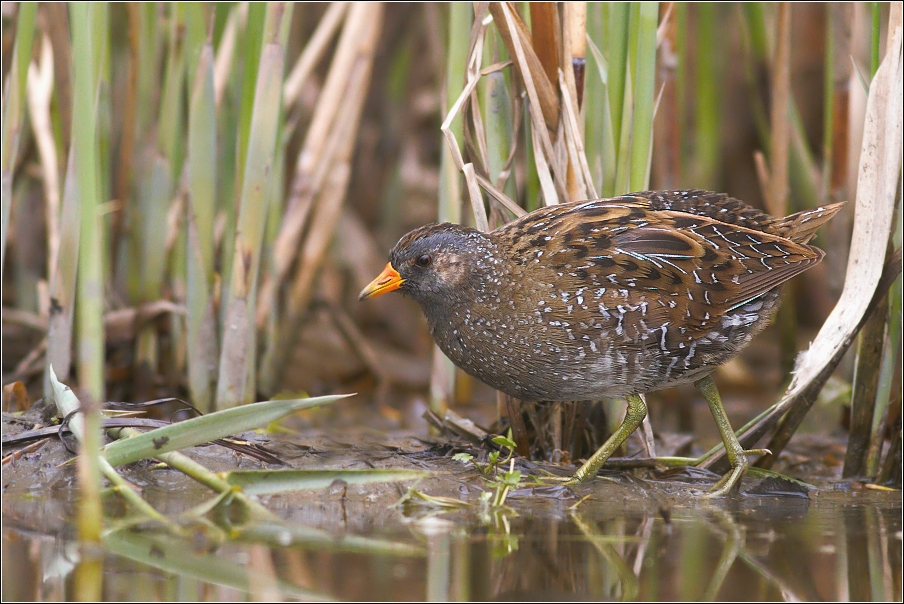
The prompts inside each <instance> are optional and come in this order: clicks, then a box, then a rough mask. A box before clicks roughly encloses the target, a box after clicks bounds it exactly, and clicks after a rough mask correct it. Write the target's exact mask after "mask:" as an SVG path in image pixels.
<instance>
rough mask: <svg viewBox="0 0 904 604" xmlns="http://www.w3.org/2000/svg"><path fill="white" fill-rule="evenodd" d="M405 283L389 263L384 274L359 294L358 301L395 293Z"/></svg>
mask: <svg viewBox="0 0 904 604" xmlns="http://www.w3.org/2000/svg"><path fill="white" fill-rule="evenodd" d="M404 282H405V280H404V279H402V277H401V276H400V275H399V272H398V271H397V270H396V269H394V268H392V264H391V263H389V262H387V263H386V268H384V269H383V272H382V273H380V274H379V275H378V276H377V278H376V279H374V280H373V281H371V282H370V283H369V284H368V286H367V287H365V288H364V289H362V290H361V293H360V294H358V300H367V299H368V298H375V297H377V296H382V295H383V294H388V293H389V292H394V291H395V290H397V289H399V287H401V286H402V283H404Z"/></svg>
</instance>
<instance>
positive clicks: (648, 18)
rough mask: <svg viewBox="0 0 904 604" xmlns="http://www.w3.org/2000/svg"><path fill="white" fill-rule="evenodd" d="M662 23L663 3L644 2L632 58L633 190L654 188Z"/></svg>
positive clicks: (639, 12) (631, 187) (640, 6)
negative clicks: (652, 171)
mask: <svg viewBox="0 0 904 604" xmlns="http://www.w3.org/2000/svg"><path fill="white" fill-rule="evenodd" d="M632 10H633V9H632ZM658 25H659V3H658V2H641V3H640V5H639V6H638V7H637V45H636V47H635V48H636V51H635V52H634V54H635V57H634V60H633V61H632V63H633V64H634V74H635V76H634V114H633V116H632V121H633V126H632V130H633V137H632V142H631V178H630V183H631V184H630V189H631V190H632V191H644V190H647V189H649V188H650V163H651V157H652V149H653V113H654V107H655V104H656V91H655V89H654V85H655V79H656V28H657V27H658ZM632 37H633V33H632Z"/></svg>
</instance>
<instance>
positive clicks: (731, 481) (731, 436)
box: [694, 375, 767, 497]
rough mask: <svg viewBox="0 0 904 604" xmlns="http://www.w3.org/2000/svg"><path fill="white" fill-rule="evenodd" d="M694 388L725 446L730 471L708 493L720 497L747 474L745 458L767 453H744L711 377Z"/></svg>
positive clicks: (760, 451) (761, 450)
mask: <svg viewBox="0 0 904 604" xmlns="http://www.w3.org/2000/svg"><path fill="white" fill-rule="evenodd" d="M694 386H696V387H697V390H699V391H700V394H702V395H703V398H705V399H706V402H707V404H708V405H709V410H710V411H711V412H712V414H713V418H714V419H715V420H716V425H717V426H719V434H721V435H722V442H723V443H724V444H725V453H726V454H727V455H728V461H729V463H731V470H729V472H728V473H727V474H725V476H723V477H722V479H721V480H719V482H717V483H716V484H715V486H713V488H712V490H711V491H710V492H709V497H722V496H724V495H727V494H728V493H729V492H730V491H731V490H732V489H733V488H734V487H735V486H736V485H738V484H739V482H740V480H741V477H742V476H743V475H744V474H745V473H746V472H747V456H748V455H762V454H764V453H766V452H767V451H766V450H765V449H752V450H749V451H745V450H744V448H743V447H742V446H741V443H740V442H738V437H737V436H735V433H734V430H732V429H731V424H730V423H729V421H728V415H726V414H725V407H723V406H722V398H721V397H720V396H719V390H718V389H717V388H716V384H715V382H713V379H712V377H711V376H708V375H707V376H706V377H704V378H700V379H699V380H697V381H696V382H694Z"/></svg>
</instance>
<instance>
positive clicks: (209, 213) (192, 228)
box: [185, 13, 217, 412]
mask: <svg viewBox="0 0 904 604" xmlns="http://www.w3.org/2000/svg"><path fill="white" fill-rule="evenodd" d="M188 20H189V21H193V20H194V17H192V15H191V13H190V14H189V19H188ZM213 61H214V53H213V46H212V45H211V44H205V45H204V47H203V48H202V49H201V53H200V56H199V58H198V65H197V67H195V68H194V69H190V70H189V71H194V72H195V80H194V87H193V91H192V95H191V105H190V109H189V122H188V162H189V171H188V174H189V183H188V193H189V197H188V204H187V206H186V221H185V225H186V229H187V231H188V237H187V244H188V247H187V250H186V255H187V281H186V311H187V315H186V328H187V332H188V333H187V344H186V345H187V354H188V358H187V360H188V387H189V391H190V392H191V398H192V401H193V402H194V404H195V406H196V407H198V408H199V409H200V410H201V411H203V412H208V411H210V410H212V409H213V392H212V390H211V382H212V380H213V379H214V378H215V373H214V368H215V367H216V357H217V333H216V321H215V317H214V303H213V298H212V293H213V292H212V289H213V278H214V274H213V272H214V265H213V263H214V257H213V256H214V241H213V231H214V214H215V211H216V198H215V195H216V192H217V111H216V99H215V98H214V89H213ZM190 62H191V61H189V63H190Z"/></svg>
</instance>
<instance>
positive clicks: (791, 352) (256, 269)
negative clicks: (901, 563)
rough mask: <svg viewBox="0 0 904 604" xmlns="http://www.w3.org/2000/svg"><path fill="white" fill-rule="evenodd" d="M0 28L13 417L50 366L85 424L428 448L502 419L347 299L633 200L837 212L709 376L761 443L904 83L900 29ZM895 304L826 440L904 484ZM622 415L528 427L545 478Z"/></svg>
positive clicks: (688, 395) (891, 17)
mask: <svg viewBox="0 0 904 604" xmlns="http://www.w3.org/2000/svg"><path fill="white" fill-rule="evenodd" d="M2 10H3V12H2V48H3V61H2V77H3V124H2V137H3V143H2V166H0V168H2V194H3V196H2V199H3V214H2V218H3V276H2V282H3V296H2V304H3V333H2V335H3V353H2V371H3V384H4V392H5V396H4V404H5V409H7V410H12V411H15V410H16V409H21V408H23V407H24V406H26V405H27V404H28V402H29V401H31V400H35V399H37V398H40V397H41V396H42V395H43V394H44V393H46V392H47V391H48V389H49V388H50V382H49V381H48V378H47V375H48V368H49V367H50V366H51V365H52V366H53V368H54V370H55V372H56V374H57V375H58V376H59V377H60V379H61V380H62V381H64V382H66V383H75V384H77V385H78V388H79V389H80V390H81V391H82V392H84V393H85V394H86V395H87V396H88V397H89V398H91V399H93V400H97V401H101V400H121V401H125V400H128V401H136V402H137V401H143V400H149V399H155V398H160V397H162V396H173V395H176V396H181V397H183V398H186V399H188V400H190V401H191V402H192V403H193V404H194V405H196V406H197V407H198V408H199V409H201V410H204V411H212V410H215V409H223V408H228V407H232V406H236V405H240V404H243V403H247V402H251V401H254V400H261V399H263V398H268V397H272V396H274V395H277V394H279V393H285V392H291V393H298V392H304V393H307V394H310V395H319V394H326V393H333V392H340V391H341V392H349V391H355V392H359V393H360V395H361V396H359V397H357V399H356V400H357V401H358V402H357V403H349V404H345V403H343V404H342V405H334V406H332V407H330V408H329V409H328V410H324V411H323V412H322V414H321V415H320V416H316V418H315V420H314V421H322V422H324V423H332V424H340V425H342V424H351V423H362V421H363V423H366V424H367V425H371V426H376V427H379V428H382V429H387V430H388V429H398V428H415V429H423V426H424V424H423V420H422V419H421V416H422V415H423V414H424V412H426V411H428V410H429V411H430V412H432V413H433V414H434V416H435V417H437V418H439V419H442V415H443V413H444V412H445V410H446V409H447V408H449V407H453V408H456V409H457V410H458V412H459V413H461V414H463V415H469V416H471V417H473V418H474V419H476V420H478V421H479V422H482V423H483V424H485V425H489V424H492V423H493V422H495V421H497V420H498V419H499V418H500V417H504V416H506V415H507V411H506V410H507V409H508V408H510V407H511V408H513V409H514V408H515V407H514V406H511V405H507V404H506V402H505V401H503V400H501V399H500V401H499V402H498V403H497V399H496V394H495V393H494V392H492V391H491V390H489V389H488V388H486V387H485V386H483V385H481V384H479V383H478V382H476V381H475V380H473V379H471V378H469V377H468V376H466V375H464V374H462V373H461V372H459V371H458V370H456V369H455V368H454V366H452V365H451V364H450V363H449V362H448V361H447V360H446V359H444V358H443V357H442V355H441V354H440V353H439V352H438V351H437V350H436V349H435V347H434V345H433V344H432V342H431V340H430V337H429V334H428V333H427V329H426V323H425V321H424V319H423V317H422V315H421V313H420V311H419V309H418V308H417V306H416V305H415V304H414V303H413V302H411V301H410V300H407V299H403V298H401V297H399V296H387V297H383V298H379V299H376V300H373V301H371V302H369V303H368V304H360V305H359V304H358V303H357V301H356V295H357V293H358V291H359V290H360V289H361V287H362V286H364V285H365V284H366V283H367V282H369V281H370V279H371V278H373V276H374V275H376V274H377V273H378V272H379V271H380V268H381V267H382V265H383V264H384V263H385V258H386V252H387V250H388V249H389V248H390V247H391V246H392V245H393V244H394V242H395V241H396V240H397V239H398V237H400V236H401V235H402V234H404V233H405V232H407V231H408V230H410V229H412V228H414V227H417V226H420V225H422V224H425V223H428V222H431V221H436V220H437V219H439V220H449V221H454V222H464V223H466V224H469V225H471V226H474V227H476V228H480V229H488V228H489V229H492V228H494V227H495V226H498V225H500V224H503V223H505V222H507V221H508V220H511V219H512V218H513V217H515V216H517V215H520V214H523V213H524V212H526V211H530V210H532V209H535V208H537V207H540V206H541V205H544V204H552V203H561V202H566V201H573V200H579V199H586V198H592V197H608V196H614V195H619V194H623V193H627V192H631V191H638V190H644V189H664V188H691V187H694V188H696V187H700V188H707V189H712V190H718V191H724V192H728V193H730V194H731V195H732V196H734V197H738V198H740V199H743V200H745V201H746V202H748V203H750V204H751V205H754V206H757V207H761V208H763V209H766V210H767V211H769V212H771V213H773V214H780V215H781V214H790V213H792V212H795V211H799V210H802V209H805V208H808V207H813V206H816V205H820V204H823V203H829V202H834V201H841V200H850V201H851V202H852V203H849V204H848V205H847V207H846V208H845V210H844V211H843V212H842V214H841V215H839V216H838V217H837V218H836V219H835V220H833V221H832V222H831V223H830V224H829V226H828V227H827V228H826V229H824V230H823V232H821V233H820V235H819V237H818V239H817V244H818V245H819V246H820V247H822V248H823V249H825V250H826V252H827V256H826V260H825V261H824V262H823V263H822V264H820V265H819V266H817V267H815V268H814V269H813V270H811V271H808V272H807V273H805V274H804V275H803V277H802V278H801V279H799V280H797V282H796V283H795V284H794V285H793V288H789V290H788V291H787V292H786V294H785V295H786V301H785V304H784V306H783V311H782V312H781V314H780V315H779V317H778V319H777V321H776V323H775V325H773V326H772V327H770V328H769V329H768V330H767V332H766V333H764V334H763V335H762V336H760V338H758V339H757V341H756V342H755V343H754V344H753V345H752V346H751V347H750V348H749V349H748V351H747V352H745V354H744V355H742V356H741V357H740V358H739V359H737V360H736V361H733V362H732V363H730V364H729V365H727V366H726V367H724V368H722V369H720V371H719V373H718V374H717V380H718V381H719V382H720V385H724V386H723V387H724V389H725V391H726V392H727V393H728V397H727V398H728V399H729V403H730V404H733V406H734V409H735V410H734V411H732V413H733V414H737V415H736V416H737V417H739V418H742V419H745V420H746V419H750V418H752V417H753V416H754V415H756V413H757V412H759V411H761V410H762V409H765V408H766V407H768V406H769V405H770V404H771V403H772V402H774V401H775V400H777V399H778V398H779V396H780V393H781V391H782V389H783V387H784V386H785V385H787V382H788V380H789V379H790V376H791V370H792V368H793V366H794V361H795V356H796V355H797V353H798V351H799V350H801V349H803V348H806V346H807V344H808V342H809V341H810V340H812V339H813V337H814V336H815V334H816V331H817V330H818V329H819V327H820V326H821V325H822V323H823V322H824V321H825V319H826V317H827V316H828V315H829V313H830V311H831V310H832V308H833V306H834V304H835V302H836V301H837V300H838V298H839V296H840V294H841V291H842V287H843V285H844V279H845V267H847V266H848V250H849V246H850V241H851V233H852V224H853V216H854V208H855V204H854V203H853V202H854V200H855V194H856V190H857V179H858V174H859V171H860V160H861V158H860V149H861V139H862V136H863V132H864V120H865V115H866V113H867V96H868V94H869V90H870V82H871V81H872V80H873V77H874V75H875V74H876V72H877V70H878V69H879V66H880V64H881V61H882V60H883V58H884V57H885V56H886V54H889V55H890V56H891V57H892V59H894V57H895V56H897V57H898V58H897V62H898V65H899V64H900V54H899V53H900V46H898V47H897V48H896V47H895V46H894V40H895V38H894V33H895V31H896V29H895V28H900V25H901V9H900V4H899V3H892V4H890V5H889V4H887V3H869V4H853V3H837V4H793V5H792V4H787V3H781V4H766V3H747V4H743V5H733V4H723V3H719V4H715V3H714V4H678V3H665V2H664V3H647V2H644V3H611V4H608V3H603V4H599V3H581V2H578V3H529V4H528V3H473V4H470V3H454V4H451V5H447V4H386V5H384V4H377V3H345V2H335V3H330V4H319V3H298V4H291V3H266V4H262V3H247V4H245V3H198V4H195V3H142V4H138V3H125V4H118V3H101V2H98V3H90V4H86V5H82V4H79V3H74V4H70V5H67V4H61V3H41V4H35V3H27V2H23V3H12V2H10V3H4V4H3V9H2ZM898 31H899V30H898ZM889 32H890V33H889ZM898 44H900V40H899V39H898ZM895 53H898V54H897V55H896V54H895ZM890 63H891V68H890V69H891V70H892V71H893V70H894V69H895V61H894V60H892V61H890ZM898 69H900V68H899V67H898ZM898 119H900V117H898ZM898 124H900V122H898ZM898 128H900V126H898ZM889 136H891V137H894V136H897V140H898V142H897V145H898V148H900V129H898V130H897V134H895V131H894V129H893V128H892V130H890V132H889ZM898 161H899V162H900V159H899V160H898ZM897 170H898V172H896V174H898V176H897V178H898V181H897V182H898V183H900V172H899V170H900V163H898V168H897ZM892 197H893V199H892V201H889V203H891V202H894V203H896V204H897V206H896V209H895V212H894V216H895V225H894V227H893V228H892V229H891V237H890V238H889V240H888V245H887V248H888V253H887V257H888V259H890V263H886V262H885V261H886V259H885V258H878V257H877V258H868V259H864V261H865V262H868V263H871V264H872V265H875V266H882V265H883V264H887V265H888V266H891V267H893V266H894V259H895V253H896V252H897V254H898V256H897V263H898V264H897V266H898V267H900V247H901V197H900V189H899V190H898V191H897V194H896V195H895V194H893V195H892ZM884 236H885V237H887V232H886V235H884ZM883 242H884V239H883ZM889 270H890V271H891V272H889V271H886V272H887V273H888V274H889V275H891V277H894V274H893V268H892V269H889ZM899 270H900V269H899V268H898V271H899ZM880 285H881V287H884V288H885V291H884V292H882V293H881V294H880V295H877V296H876V304H874V305H873V306H872V307H871V313H872V314H871V317H870V318H869V320H868V321H867V322H866V326H865V328H864V329H863V331H862V333H861V335H860V336H859V340H858V342H856V344H855V346H854V347H853V349H854V352H853V353H851V354H849V355H848V356H847V357H846V358H845V359H843V360H841V361H840V363H838V369H837V370H836V371H835V376H834V377H833V378H832V380H830V381H829V385H830V386H831V387H830V388H827V389H825V393H824V394H823V396H822V398H821V399H819V403H818V404H817V405H816V406H815V407H813V411H812V413H811V414H810V415H811V416H812V417H819V416H820V414H822V417H824V418H828V419H827V420H826V421H824V422H822V423H820V424H819V428H820V429H822V430H831V429H836V428H840V427H844V428H845V429H849V430H850V433H851V447H850V448H849V449H848V458H847V459H845V460H844V464H845V473H846V474H849V475H868V476H872V477H875V476H877V475H879V474H883V473H884V474H885V476H886V477H887V476H888V473H889V472H891V470H892V469H893V468H894V467H897V468H900V463H901V462H900V459H901V457H900V456H901V453H900V450H901V419H900V418H901V364H900V355H901V350H900V348H901V312H902V311H901V279H900V276H899V275H898V277H897V279H896V280H895V281H894V284H893V286H892V287H891V288H890V289H888V285H889V283H888V282H887V280H886V281H882V282H881V284H880ZM886 293H887V294H888V295H884V294H886ZM869 295H870V296H872V294H871V293H870V294H869ZM814 397H815V395H814ZM852 397H853V411H851V399H852ZM651 398H652V399H653V401H652V405H651V410H652V423H653V425H654V426H655V427H656V429H657V431H663V432H665V431H666V430H682V431H689V430H694V429H704V430H705V429H709V428H708V427H709V425H710V422H709V421H708V420H707V419H706V418H701V421H699V422H698V421H696V419H695V415H696V414H697V413H698V412H699V413H701V414H703V415H705V414H706V413H707V411H706V407H705V405H702V401H701V402H700V403H701V404H696V403H694V400H695V399H694V396H693V394H692V391H690V390H685V389H673V390H670V391H665V392H661V393H656V394H654V395H653V396H652V397H651ZM814 402H816V401H815V399H814V400H813V401H810V406H812V405H813V404H814ZM621 404H622V403H621V402H620V401H607V402H604V404H603V405H602V406H601V407H599V409H596V408H586V406H574V405H568V404H559V405H554V406H543V405H533V406H531V405H528V406H526V407H525V411H524V417H523V418H522V419H523V420H526V421H527V424H528V426H532V428H531V430H532V431H533V433H532V436H533V438H534V443H533V444H532V445H531V446H533V447H534V449H535V453H539V454H541V455H545V456H547V457H549V458H551V459H554V460H559V459H563V458H566V459H567V458H570V459H572V460H573V459H576V458H578V457H581V456H583V455H585V454H586V451H587V449H588V447H592V448H595V445H594V444H593V443H594V441H598V440H599V438H601V437H602V433H603V432H605V423H606V420H605V419H604V418H606V417H608V418H609V421H612V420H613V419H614V420H615V421H618V419H619V418H620V415H621V410H620V406H621ZM807 409H808V410H809V409H810V407H807ZM519 415H520V414H519ZM362 418H366V419H365V420H362ZM735 422H736V423H738V420H735ZM505 425H506V424H505V422H503V424H501V425H500V426H501V427H504V426H505ZM738 425H740V424H739V423H738ZM585 426H595V427H594V429H593V430H585V429H584V427H585ZM804 427H806V424H805V425H804ZM597 428H598V430H599V433H597V432H595V430H597ZM795 429H796V427H795ZM702 436H703V437H704V440H706V439H707V438H708V439H709V442H714V441H716V440H717V438H718V437H717V435H716V434H715V430H714V429H713V430H712V432H711V433H709V434H708V436H707V435H706V434H703V435H702ZM582 439H583V440H582ZM582 442H583V443H584V444H581V443H582ZM883 443H885V446H886V449H890V451H889V454H888V455H886V456H883V455H882V453H883ZM895 451H897V453H895ZM895 455H896V456H897V457H895ZM895 459H896V460H897V461H889V460H895ZM883 460H885V461H883ZM839 463H841V462H839ZM895 464H897V465H895ZM892 473H894V472H892ZM897 474H898V475H899V474H900V470H898V472H897ZM898 479H900V476H898Z"/></svg>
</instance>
